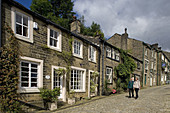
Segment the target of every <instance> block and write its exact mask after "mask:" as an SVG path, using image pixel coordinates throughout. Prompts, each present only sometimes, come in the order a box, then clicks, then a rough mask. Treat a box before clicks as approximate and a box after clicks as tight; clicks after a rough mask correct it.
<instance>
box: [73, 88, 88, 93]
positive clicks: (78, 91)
mask: <svg viewBox="0 0 170 113" xmlns="http://www.w3.org/2000/svg"><path fill="white" fill-rule="evenodd" d="M71 90H72V89H71ZM74 91H75V92H77V93H85V92H86V91H85V90H74Z"/></svg>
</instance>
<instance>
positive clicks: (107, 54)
mask: <svg viewBox="0 0 170 113" xmlns="http://www.w3.org/2000/svg"><path fill="white" fill-rule="evenodd" d="M111 54H112V49H111V47H109V46H107V47H106V57H109V58H111V56H112V55H111Z"/></svg>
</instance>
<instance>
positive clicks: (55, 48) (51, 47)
mask: <svg viewBox="0 0 170 113" xmlns="http://www.w3.org/2000/svg"><path fill="white" fill-rule="evenodd" d="M48 47H49V48H50V49H53V50H56V51H59V52H61V48H57V47H53V46H48Z"/></svg>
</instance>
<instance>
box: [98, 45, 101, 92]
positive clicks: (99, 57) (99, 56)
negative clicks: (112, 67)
mask: <svg viewBox="0 0 170 113" xmlns="http://www.w3.org/2000/svg"><path fill="white" fill-rule="evenodd" d="M98 50H99V56H98V72H99V73H100V55H101V49H100V48H99V49H98ZM98 90H99V91H98V95H100V76H99V78H98Z"/></svg>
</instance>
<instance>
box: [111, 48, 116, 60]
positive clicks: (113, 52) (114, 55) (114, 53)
mask: <svg viewBox="0 0 170 113" xmlns="http://www.w3.org/2000/svg"><path fill="white" fill-rule="evenodd" d="M112 59H116V52H115V49H113V48H112Z"/></svg>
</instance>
